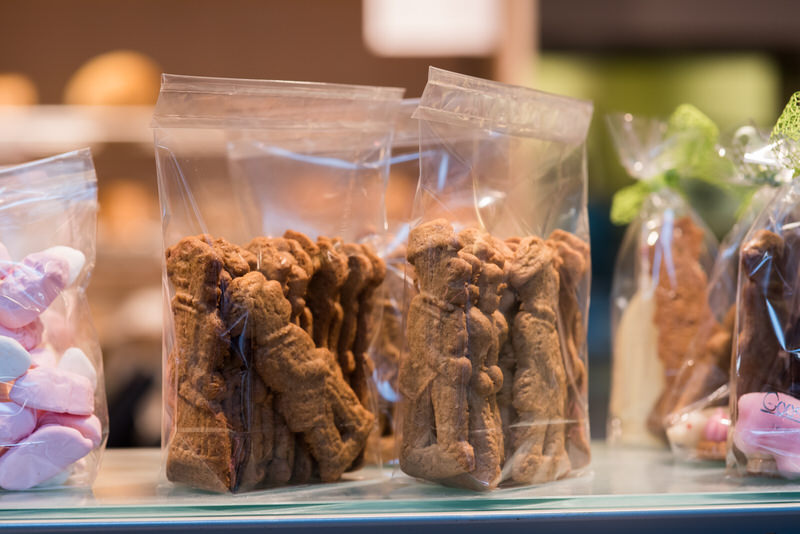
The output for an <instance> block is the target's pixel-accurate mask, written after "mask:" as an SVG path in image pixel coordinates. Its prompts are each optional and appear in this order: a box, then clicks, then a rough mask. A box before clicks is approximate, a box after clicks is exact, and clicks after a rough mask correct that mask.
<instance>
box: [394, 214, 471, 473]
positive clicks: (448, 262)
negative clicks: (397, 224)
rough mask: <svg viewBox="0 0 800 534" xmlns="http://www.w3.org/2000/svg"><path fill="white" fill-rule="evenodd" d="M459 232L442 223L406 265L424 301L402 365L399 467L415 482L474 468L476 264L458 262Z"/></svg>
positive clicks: (416, 245) (416, 238)
mask: <svg viewBox="0 0 800 534" xmlns="http://www.w3.org/2000/svg"><path fill="white" fill-rule="evenodd" d="M459 248H460V247H459V244H458V240H457V239H456V235H455V232H454V231H453V227H452V226H451V225H450V224H448V223H447V221H445V220H443V219H437V220H434V221H431V222H428V223H424V224H421V225H419V226H417V227H416V228H414V229H413V230H412V231H411V233H410V235H409V244H408V261H409V262H410V263H411V265H412V266H413V267H414V269H415V278H416V279H417V282H418V284H419V294H418V295H416V296H415V297H414V298H413V300H412V301H411V305H410V308H409V312H408V321H407V323H408V326H407V330H408V343H409V354H408V357H407V358H405V359H404V360H403V362H402V363H401V366H400V374H399V385H400V391H401V392H402V394H403V396H404V403H403V407H402V411H403V417H402V420H403V424H402V429H401V440H402V441H401V446H400V450H399V456H400V457H399V459H400V467H401V468H402V469H403V471H405V472H406V473H408V474H409V475H412V476H417V477H420V478H426V479H429V480H438V481H442V482H444V483H447V481H448V480H449V479H451V478H453V477H457V476H459V475H462V474H464V473H469V472H470V471H472V470H473V469H474V468H475V453H474V451H473V449H472V446H471V445H470V444H469V442H468V434H469V426H468V407H467V391H468V389H469V383H470V380H471V374H472V366H471V364H470V361H469V358H468V357H467V323H466V314H465V312H464V306H465V304H466V298H467V284H468V283H469V281H470V279H471V277H472V267H471V265H470V264H469V263H468V262H466V261H464V260H463V259H461V258H459V257H458V250H459Z"/></svg>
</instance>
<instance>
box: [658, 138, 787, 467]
mask: <svg viewBox="0 0 800 534" xmlns="http://www.w3.org/2000/svg"><path fill="white" fill-rule="evenodd" d="M768 137H769V135H768V133H764V132H760V131H758V130H757V129H755V128H754V127H752V126H744V127H742V128H740V129H739V130H737V132H736V134H735V135H734V137H733V139H732V141H731V142H730V143H729V144H728V146H727V147H725V148H723V149H722V150H723V152H724V153H725V154H726V157H727V158H728V159H729V161H730V162H731V166H730V171H731V174H730V177H729V183H730V185H731V186H732V187H736V188H737V189H739V191H740V192H742V193H744V196H745V197H749V198H746V200H745V202H744V203H743V207H742V209H741V210H740V214H739V217H738V220H737V222H736V224H735V225H734V226H733V228H732V229H731V230H730V231H729V232H728V234H727V235H726V236H725V239H723V241H722V243H721V244H720V248H719V252H718V253H717V257H716V259H715V261H714V266H713V268H712V269H711V275H710V277H709V285H708V304H709V308H710V309H711V314H710V315H709V316H708V317H707V318H706V320H705V321H703V322H702V323H701V325H700V327H699V328H698V330H697V334H696V335H695V338H694V340H693V341H692V343H691V344H690V346H689V350H688V352H687V353H686V357H685V358H684V361H683V363H682V364H681V367H680V369H679V370H678V374H677V376H676V378H675V381H674V382H673V384H672V387H671V388H670V391H669V393H668V394H667V396H666V398H665V401H664V406H665V407H666V410H667V411H668V412H669V415H667V417H666V418H665V420H664V425H665V429H666V431H667V438H668V439H669V443H670V448H671V449H672V452H673V453H674V454H675V456H676V458H679V459H683V460H724V459H725V456H726V441H727V438H728V428H729V426H730V412H729V410H728V403H729V399H728V397H729V395H728V393H729V387H728V383H729V375H730V369H731V352H732V347H731V342H732V339H733V330H734V323H735V320H736V285H737V282H738V277H739V249H740V247H741V245H742V241H743V240H744V238H745V235H746V234H747V232H748V231H749V230H750V226H751V225H752V223H753V221H754V220H755V219H756V217H757V216H758V214H759V213H760V212H761V210H762V209H763V208H764V206H765V205H766V204H767V203H768V202H769V201H770V200H771V199H772V198H773V197H774V196H775V192H776V190H777V188H778V187H779V186H780V185H781V184H782V183H785V181H786V178H787V177H786V176H785V174H786V173H784V172H781V170H780V169H776V168H775V167H774V166H769V165H764V164H761V163H758V162H753V161H749V159H750V158H751V157H752V156H751V154H753V153H757V152H758V151H762V150H763V149H764V148H765V147H767V146H768V145H769V141H768Z"/></svg>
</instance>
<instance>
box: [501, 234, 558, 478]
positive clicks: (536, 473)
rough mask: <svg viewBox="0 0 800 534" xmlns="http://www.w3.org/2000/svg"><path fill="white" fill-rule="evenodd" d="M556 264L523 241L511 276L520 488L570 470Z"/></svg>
mask: <svg viewBox="0 0 800 534" xmlns="http://www.w3.org/2000/svg"><path fill="white" fill-rule="evenodd" d="M558 261H559V259H558V256H557V255H556V253H555V252H554V251H553V250H552V248H550V247H548V246H547V245H546V244H545V242H544V241H543V240H541V239H540V238H538V237H525V238H523V239H522V240H521V241H520V243H519V245H518V247H517V250H516V252H515V254H514V261H513V262H512V264H511V266H510V268H509V272H508V283H509V285H511V287H512V288H513V289H514V290H515V291H516V293H517V296H518V298H519V302H520V306H519V310H518V312H517V314H516V316H515V317H514V322H513V324H512V325H511V340H512V344H513V349H514V355H515V359H516V370H515V372H514V379H513V380H514V384H513V387H512V392H513V393H512V394H513V401H512V402H513V405H514V408H515V410H516V412H517V419H516V421H515V422H514V426H515V430H514V431H513V432H512V439H513V450H514V455H513V456H512V457H511V458H508V460H507V464H508V463H510V464H511V469H510V472H511V478H512V480H513V481H514V482H517V483H539V482H546V481H550V480H556V479H558V478H561V477H563V476H565V475H566V474H567V473H568V472H569V470H570V460H569V457H568V455H567V452H566V448H565V447H566V444H565V439H566V437H565V424H564V420H565V418H566V417H565V416H566V414H565V413H564V412H565V407H566V405H567V381H566V371H565V369H564V359H563V357H562V355H561V345H560V341H559V335H558V315H559V275H558Z"/></svg>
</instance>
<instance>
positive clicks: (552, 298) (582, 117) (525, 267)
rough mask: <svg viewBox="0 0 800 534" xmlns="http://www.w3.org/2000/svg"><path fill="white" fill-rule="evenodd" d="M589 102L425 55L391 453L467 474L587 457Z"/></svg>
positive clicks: (526, 474)
mask: <svg viewBox="0 0 800 534" xmlns="http://www.w3.org/2000/svg"><path fill="white" fill-rule="evenodd" d="M591 115H592V104H591V103H590V102H585V101H580V100H574V99H571V98H566V97H562V96H556V95H550V94H546V93H542V92H539V91H535V90H532V89H528V88H523V87H516V86H511V85H506V84H502V83H497V82H493V81H488V80H482V79H479V78H473V77H470V76H464V75H460V74H455V73H451V72H447V71H443V70H439V69H435V68H431V69H430V71H429V76H428V83H427V85H426V86H425V91H424V93H423V95H422V98H421V101H420V104H419V107H418V108H417V111H416V112H415V114H414V117H415V118H417V119H419V121H420V153H421V154H425V153H427V152H428V151H430V152H431V156H430V157H423V158H421V159H420V181H419V186H418V188H417V194H416V198H415V202H414V212H413V220H414V226H413V228H412V229H411V231H410V233H409V237H408V245H407V250H406V257H407V259H408V261H409V263H410V264H411V267H412V269H413V276H414V280H415V284H416V288H417V290H418V294H416V295H414V296H413V298H411V300H410V305H409V311H408V315H407V319H406V336H407V343H408V353H407V354H406V355H405V357H404V358H403V360H402V362H401V366H400V374H399V389H400V393H401V406H400V409H399V412H400V417H399V419H400V421H399V423H400V443H399V452H398V454H399V463H400V468H401V469H402V470H403V471H404V472H405V473H407V474H408V475H411V476H414V477H418V478H422V479H427V480H431V481H435V482H439V483H442V484H446V485H451V486H459V487H464V488H470V489H475V490H488V489H491V488H494V487H496V486H498V485H501V484H502V485H518V484H535V483H542V482H548V481H552V480H556V479H559V478H562V477H565V476H567V475H569V474H570V473H572V472H574V471H576V470H578V469H580V468H581V467H583V466H585V465H587V463H588V462H589V454H590V451H589V425H588V417H587V414H588V412H587V385H588V384H587V371H586V317H587V308H588V303H589V302H588V301H589V279H590V258H589V228H588V221H587V212H586V153H585V146H584V143H585V140H586V134H587V130H588V127H589V122H590V120H591Z"/></svg>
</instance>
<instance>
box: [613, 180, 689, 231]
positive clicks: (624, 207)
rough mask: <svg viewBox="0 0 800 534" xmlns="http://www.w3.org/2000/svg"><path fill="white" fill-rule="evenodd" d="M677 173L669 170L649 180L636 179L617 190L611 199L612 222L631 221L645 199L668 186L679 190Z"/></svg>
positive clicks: (621, 223)
mask: <svg viewBox="0 0 800 534" xmlns="http://www.w3.org/2000/svg"><path fill="white" fill-rule="evenodd" d="M678 182H679V178H678V175H677V173H675V172H673V171H668V172H665V173H663V174H659V175H658V176H655V177H654V178H651V179H649V180H636V181H635V182H634V183H632V184H631V185H626V186H625V187H623V188H621V189H619V190H617V192H616V193H614V198H613V199H612V200H611V222H612V223H614V224H617V225H625V224H628V223H630V222H631V221H632V220H634V219H635V218H636V215H638V214H639V211H640V210H641V209H642V204H644V199H646V198H647V196H648V195H650V194H651V193H655V192H656V191H660V190H662V189H664V188H666V187H669V188H672V189H675V190H679V188H680V186H679V184H678Z"/></svg>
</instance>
